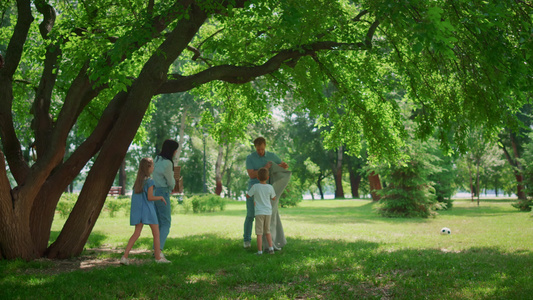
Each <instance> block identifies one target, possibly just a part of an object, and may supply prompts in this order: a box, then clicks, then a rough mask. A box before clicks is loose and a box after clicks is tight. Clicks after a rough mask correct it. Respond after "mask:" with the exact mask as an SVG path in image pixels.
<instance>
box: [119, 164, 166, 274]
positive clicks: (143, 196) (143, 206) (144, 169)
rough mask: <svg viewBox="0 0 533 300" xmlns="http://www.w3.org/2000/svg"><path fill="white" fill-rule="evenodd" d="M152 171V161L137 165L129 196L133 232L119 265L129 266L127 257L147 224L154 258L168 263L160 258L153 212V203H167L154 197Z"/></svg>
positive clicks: (157, 226)
mask: <svg viewBox="0 0 533 300" xmlns="http://www.w3.org/2000/svg"><path fill="white" fill-rule="evenodd" d="M153 171H154V161H153V160H152V159H151V158H149V157H145V158H143V159H142V160H141V162H140V163H139V170H138V171H137V178H136V179H135V184H134V185H133V194H132V196H131V212H130V225H132V226H135V231H134V232H133V235H132V236H131V238H130V240H129V241H128V246H126V250H125V251H124V255H123V256H122V257H121V258H120V263H121V264H123V265H129V259H128V255H129V253H130V250H131V248H133V244H135V242H136V241H137V239H138V238H139V236H140V235H141V231H142V229H143V225H144V224H148V225H149V226H150V229H151V230H152V235H153V237H154V245H155V247H154V249H155V251H154V256H155V261H156V262H158V263H170V261H169V260H167V259H166V258H164V257H161V250H160V247H159V223H158V221H157V215H156V212H155V205H154V202H153V201H157V200H161V201H162V202H163V203H165V205H166V204H167V202H166V201H165V198H164V197H161V196H154V181H153V180H152V178H150V175H152V172H153Z"/></svg>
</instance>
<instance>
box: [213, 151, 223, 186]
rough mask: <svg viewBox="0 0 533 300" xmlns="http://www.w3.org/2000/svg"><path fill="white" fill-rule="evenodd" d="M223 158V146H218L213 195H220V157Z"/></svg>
mask: <svg viewBox="0 0 533 300" xmlns="http://www.w3.org/2000/svg"><path fill="white" fill-rule="evenodd" d="M223 156H224V147H223V145H220V146H218V156H217V162H216V164H215V194H217V195H219V196H220V194H221V193H222V157H223Z"/></svg>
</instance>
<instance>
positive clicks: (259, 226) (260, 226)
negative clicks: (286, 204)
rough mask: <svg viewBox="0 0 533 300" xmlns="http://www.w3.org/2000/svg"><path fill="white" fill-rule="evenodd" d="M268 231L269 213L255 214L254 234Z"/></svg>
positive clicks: (267, 232)
mask: <svg viewBox="0 0 533 300" xmlns="http://www.w3.org/2000/svg"><path fill="white" fill-rule="evenodd" d="M269 233H270V215H258V216H255V234H256V235H263V234H269Z"/></svg>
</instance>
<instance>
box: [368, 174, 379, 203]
mask: <svg viewBox="0 0 533 300" xmlns="http://www.w3.org/2000/svg"><path fill="white" fill-rule="evenodd" d="M368 183H369V185H370V194H371V195H372V200H373V201H379V199H381V197H380V196H379V195H378V193H376V192H377V191H379V190H381V181H380V179H379V175H378V174H376V173H374V172H372V173H370V175H368Z"/></svg>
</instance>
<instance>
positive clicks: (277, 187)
mask: <svg viewBox="0 0 533 300" xmlns="http://www.w3.org/2000/svg"><path fill="white" fill-rule="evenodd" d="M291 174H292V172H291V171H289V170H285V169H283V168H282V167H280V166H278V165H277V164H275V163H272V166H271V167H270V178H269V180H268V183H270V184H271V185H272V187H274V191H275V192H276V202H275V203H274V205H272V217H271V218H270V234H271V236H272V244H273V246H274V249H277V250H280V249H281V248H283V247H284V246H285V245H286V244H287V240H286V239H285V232H284V231H283V225H282V224H281V219H280V217H279V211H278V207H279V198H280V196H281V194H282V193H283V191H284V190H285V188H286V187H287V184H289V180H290V178H291ZM267 249H268V242H267V240H266V236H265V235H263V250H267Z"/></svg>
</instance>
